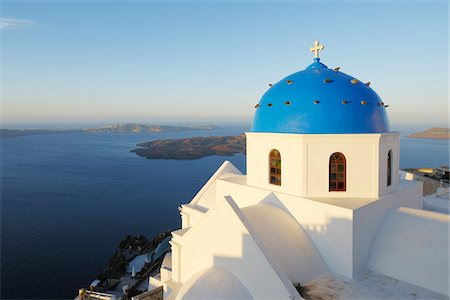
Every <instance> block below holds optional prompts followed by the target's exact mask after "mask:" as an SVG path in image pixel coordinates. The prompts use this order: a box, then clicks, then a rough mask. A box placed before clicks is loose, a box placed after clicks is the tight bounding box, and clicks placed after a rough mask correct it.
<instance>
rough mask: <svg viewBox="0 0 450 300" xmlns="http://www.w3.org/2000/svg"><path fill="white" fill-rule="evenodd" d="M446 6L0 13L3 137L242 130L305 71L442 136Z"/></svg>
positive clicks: (7, 3)
mask: <svg viewBox="0 0 450 300" xmlns="http://www.w3.org/2000/svg"><path fill="white" fill-rule="evenodd" d="M448 14H449V10H448V3H447V1H438V2H435V1H359V2H356V1H325V2H321V1H314V2H307V1H228V2H225V1H209V2H208V1H133V0H131V1H65V0H59V1H57V0H53V1H39V0H37V1H31V0H29V1H21V0H14V1H13V0H2V1H1V21H0V35H1V46H0V48H1V49H0V50H1V111H2V112H1V121H2V127H3V128H14V127H21V126H22V127H23V126H28V127H32V126H34V127H36V126H37V127H46V126H47V127H48V126H53V125H55V126H69V124H72V125H73V124H75V126H76V125H78V124H94V123H95V124H110V123H123V122H145V123H152V124H155V123H164V124H167V123H177V124H181V123H183V124H189V123H192V124H194V123H208V124H213V123H241V124H250V123H251V120H252V117H253V114H254V110H255V109H254V105H255V104H256V103H258V102H259V99H260V98H261V96H262V95H263V94H264V92H265V91H266V90H267V89H268V87H269V86H268V83H276V82H277V81H279V80H281V79H282V78H284V77H286V76H287V75H289V74H291V73H294V72H297V71H300V70H302V69H304V68H305V67H306V66H308V65H309V64H310V63H311V62H312V59H313V54H312V53H311V52H310V51H309V48H310V47H311V46H312V45H313V42H314V41H315V40H319V41H320V42H321V43H322V44H323V45H325V49H324V51H322V53H321V54H320V56H321V61H322V62H323V63H325V64H326V65H328V67H333V68H334V67H337V66H340V67H341V71H343V72H344V73H347V74H349V75H351V76H354V77H356V78H358V79H360V80H361V81H363V82H366V81H371V83H372V84H371V87H372V88H373V89H374V90H375V91H376V92H377V93H378V94H379V96H380V97H381V98H382V99H383V101H384V102H385V103H386V104H389V107H388V108H387V109H388V115H389V118H390V122H391V124H392V125H393V126H394V129H396V126H397V127H402V126H403V127H404V126H409V125H414V126H416V127H418V128H420V127H424V128H423V129H425V128H427V127H431V126H446V127H448V119H449V104H448Z"/></svg>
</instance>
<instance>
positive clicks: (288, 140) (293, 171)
mask: <svg viewBox="0 0 450 300" xmlns="http://www.w3.org/2000/svg"><path fill="white" fill-rule="evenodd" d="M245 134H246V138H247V146H246V147H247V183H248V185H252V186H257V187H260V188H263V189H271V190H273V191H279V192H284V193H289V194H294V195H301V194H302V191H303V189H304V184H305V182H306V179H305V174H304V165H305V161H306V160H305V156H304V155H303V140H302V137H303V135H300V134H287V133H284V134H282V133H255V132H246V133H245ZM272 149H276V150H278V151H279V152H280V155H281V173H282V174H281V186H278V185H274V184H270V183H269V154H270V151H271V150H272Z"/></svg>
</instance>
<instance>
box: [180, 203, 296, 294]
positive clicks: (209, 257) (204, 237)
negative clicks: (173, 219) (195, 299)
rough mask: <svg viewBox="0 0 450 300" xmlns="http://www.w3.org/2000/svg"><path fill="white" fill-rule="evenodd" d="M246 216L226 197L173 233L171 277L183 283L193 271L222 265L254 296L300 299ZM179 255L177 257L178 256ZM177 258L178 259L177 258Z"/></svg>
mask: <svg viewBox="0 0 450 300" xmlns="http://www.w3.org/2000/svg"><path fill="white" fill-rule="evenodd" d="M246 223H247V221H246V218H245V216H244V215H243V214H242V212H240V210H239V208H238V207H237V205H236V204H235V203H234V201H233V200H232V199H231V198H230V197H227V198H226V199H223V200H222V201H220V202H219V203H218V204H217V205H216V206H215V207H213V208H211V209H210V210H209V211H208V212H207V213H206V214H205V217H204V218H203V219H202V220H201V221H200V222H198V223H197V224H196V225H195V226H194V227H191V228H188V229H186V230H185V231H182V232H180V234H177V232H173V233H172V235H173V238H172V242H171V243H172V245H177V246H176V248H178V249H181V251H177V253H176V254H175V253H173V254H172V262H173V266H172V267H173V270H172V276H173V278H176V277H177V275H176V274H177V273H178V274H179V278H178V279H179V282H180V283H181V284H185V283H186V282H187V281H188V280H189V278H191V276H193V275H194V274H195V273H196V272H198V271H200V270H202V269H207V268H210V267H222V268H225V269H226V270H228V271H229V272H231V273H232V274H233V275H234V276H236V278H238V279H239V280H240V281H241V282H242V284H243V285H244V286H245V287H246V288H247V289H248V291H249V292H250V293H251V295H252V296H253V297H255V298H264V297H268V298H270V297H277V298H279V299H289V297H290V296H291V297H294V298H297V299H299V295H298V293H297V291H296V290H295V288H294V287H293V285H292V283H291V282H290V280H289V278H288V277H287V275H286V274H285V273H284V272H282V270H280V269H279V266H277V265H275V264H273V263H272V262H270V261H269V260H268V258H267V257H266V256H265V255H264V253H263V252H262V251H261V248H260V245H261V243H260V242H258V240H255V236H256V235H255V234H253V233H251V232H249V230H250V229H248V228H247V226H246ZM178 256H179V257H178ZM177 259H178V261H176V260H177ZM261 274H264V276H261Z"/></svg>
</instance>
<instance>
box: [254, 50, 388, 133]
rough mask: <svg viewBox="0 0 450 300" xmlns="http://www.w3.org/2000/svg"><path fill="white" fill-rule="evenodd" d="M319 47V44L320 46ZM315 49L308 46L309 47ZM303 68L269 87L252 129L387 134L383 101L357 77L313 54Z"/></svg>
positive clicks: (286, 131) (257, 110) (260, 103)
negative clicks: (310, 60)
mask: <svg viewBox="0 0 450 300" xmlns="http://www.w3.org/2000/svg"><path fill="white" fill-rule="evenodd" d="M322 49H323V47H322ZM312 50H313V48H311V51H312ZM317 56H318V55H317V53H316V58H315V59H314V62H313V63H312V64H311V65H309V66H308V67H307V68H306V69H305V70H303V71H299V72H297V73H294V74H291V75H289V76H287V77H286V78H284V79H282V80H280V81H279V82H278V83H276V84H274V85H273V86H271V87H270V89H269V90H268V91H267V92H266V93H265V94H264V95H263V96H262V98H261V101H260V102H259V104H257V105H256V112H255V116H254V119H253V125H252V130H251V131H253V132H278V133H304V134H308V133H322V134H327V133H330V134H339V133H342V134H345V133H383V132H389V122H388V118H387V114H386V109H385V105H384V103H383V102H382V100H381V99H380V97H379V96H378V95H377V93H376V92H375V91H374V90H373V89H372V88H371V87H370V86H369V85H370V83H363V82H361V81H359V80H358V79H356V78H354V77H352V76H350V75H347V74H345V73H343V72H340V71H339V69H338V68H337V69H329V68H328V67H327V66H326V65H324V64H323V63H321V62H320V58H318V57H317Z"/></svg>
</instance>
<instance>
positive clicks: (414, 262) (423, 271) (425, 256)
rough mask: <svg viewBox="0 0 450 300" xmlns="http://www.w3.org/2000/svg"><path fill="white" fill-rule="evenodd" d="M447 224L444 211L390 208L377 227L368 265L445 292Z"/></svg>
mask: <svg viewBox="0 0 450 300" xmlns="http://www.w3.org/2000/svg"><path fill="white" fill-rule="evenodd" d="M449 225H450V217H449V216H448V215H445V214H441V213H435V212H429V211H424V210H417V209H412V208H405V207H401V208H399V209H398V210H396V211H393V212H392V213H391V214H389V215H388V216H387V217H386V218H385V219H384V221H383V223H382V226H381V227H380V230H379V232H378V234H377V237H376V240H375V243H374V246H373V250H372V253H371V256H370V259H369V263H368V268H369V269H371V270H374V271H377V272H380V273H382V274H385V275H387V276H390V277H393V278H396V279H398V280H402V281H405V282H408V283H411V284H415V285H418V286H421V287H424V288H427V289H430V290H433V291H436V292H438V293H441V294H444V295H447V296H448V295H449V282H450V278H449V269H450V265H449V256H448V253H449Z"/></svg>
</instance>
